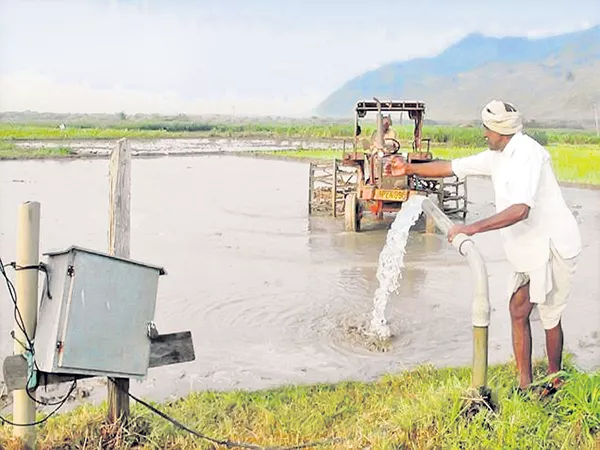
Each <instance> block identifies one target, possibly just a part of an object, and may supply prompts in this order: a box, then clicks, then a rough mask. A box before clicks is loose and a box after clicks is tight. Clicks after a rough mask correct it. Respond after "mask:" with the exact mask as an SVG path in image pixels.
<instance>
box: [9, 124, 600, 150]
mask: <svg viewBox="0 0 600 450" xmlns="http://www.w3.org/2000/svg"><path fill="white" fill-rule="evenodd" d="M57 125H58V124H57ZM394 129H395V130H396V132H397V134H398V136H399V138H400V139H401V140H402V141H407V142H408V141H411V140H412V134H413V128H412V125H394ZM374 130H375V127H374V125H373V124H369V123H367V124H365V125H364V126H363V132H362V136H363V137H369V136H371V134H372V133H373V131H374ZM353 132H354V128H353V125H352V123H351V122H350V123H348V124H330V125H328V124H318V125H317V124H297V123H288V124H285V123H270V124H269V123H264V124H263V123H250V124H218V123H199V122H188V121H131V120H123V121H118V122H112V123H107V124H104V125H102V126H99V125H96V124H92V123H85V122H74V123H69V125H68V126H67V128H66V129H65V130H60V129H59V128H58V126H50V125H48V124H19V123H17V124H11V123H6V122H4V123H0V139H4V140H23V139H118V138H121V137H130V138H137V139H156V138H167V137H206V136H213V137H256V136H260V137H274V138H305V139H315V138H327V139H343V138H345V139H351V138H352V136H353ZM528 132H530V133H531V134H532V135H533V136H535V137H536V138H537V139H538V140H540V141H541V143H542V144H569V145H589V144H595V145H600V137H598V136H596V135H595V134H594V133H592V132H590V131H582V130H552V129H549V130H546V129H531V130H530V131H528ZM423 137H424V138H429V139H431V142H432V143H433V144H444V145H447V146H475V147H481V146H483V145H484V144H485V142H484V139H483V134H482V130H481V128H479V127H452V126H438V125H426V126H424V127H423Z"/></svg>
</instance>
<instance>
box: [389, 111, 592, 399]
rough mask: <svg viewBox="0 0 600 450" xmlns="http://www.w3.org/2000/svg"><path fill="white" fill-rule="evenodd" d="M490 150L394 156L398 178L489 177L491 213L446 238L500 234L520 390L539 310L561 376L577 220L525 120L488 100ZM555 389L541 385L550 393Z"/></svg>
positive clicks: (552, 363)
mask: <svg viewBox="0 0 600 450" xmlns="http://www.w3.org/2000/svg"><path fill="white" fill-rule="evenodd" d="M481 118H482V121H483V126H484V132H483V133H484V136H485V139H486V141H487V144H488V150H486V151H483V152H481V153H479V154H476V155H473V156H469V157H466V158H458V159H455V160H452V161H433V162H430V163H420V164H409V163H405V162H404V161H403V160H401V159H400V158H399V157H397V158H396V160H395V161H394V162H393V163H392V173H393V174H395V175H413V174H414V175H418V176H422V177H432V178H434V177H448V176H452V175H456V176H458V177H459V178H461V179H462V178H464V177H466V176H468V175H482V176H489V177H491V180H492V183H493V186H494V192H495V200H496V214H494V215H492V216H490V217H487V218H485V219H482V220H479V221H477V222H474V223H471V224H468V225H466V224H465V225H460V224H458V225H454V226H453V227H452V228H451V229H450V231H449V233H448V240H449V241H452V240H453V239H454V237H455V236H456V235H457V234H459V233H463V234H466V235H467V236H472V235H474V234H477V233H483V232H486V231H491V230H500V233H501V235H502V238H503V243H504V249H505V252H506V255H507V259H508V261H509V263H510V264H511V266H512V270H513V273H512V274H511V277H510V280H509V286H508V288H509V291H508V293H507V294H508V295H507V299H508V301H509V312H510V318H511V325H512V342H513V350H514V354H515V360H516V364H517V370H518V372H519V388H520V389H525V388H527V387H528V386H529V385H530V384H531V383H532V382H533V377H532V369H531V326H530V322H529V316H530V314H531V312H532V310H533V308H534V307H535V306H537V309H538V312H539V315H540V320H541V322H542V325H543V327H544V329H545V333H546V352H547V357H548V373H549V374H554V373H556V372H558V371H560V370H561V366H562V351H563V331H562V326H561V317H562V314H563V311H564V309H565V307H566V304H567V299H568V297H569V294H570V290H571V283H572V278H573V274H574V271H575V268H576V263H577V259H578V256H579V254H580V252H581V248H582V245H581V236H580V232H579V228H578V225H577V221H576V220H575V217H574V216H573V214H572V213H571V211H570V210H569V208H568V207H567V205H566V203H565V200H564V198H563V195H562V192H561V190H560V187H559V185H558V182H557V180H556V176H555V175H554V172H553V170H552V165H551V159H550V155H549V153H548V152H547V151H546V149H545V148H544V147H543V146H541V145H540V144H539V143H538V142H536V141H535V140H534V139H532V138H530V137H529V136H527V135H525V134H523V133H522V129H523V119H522V115H521V113H520V112H519V111H518V110H517V109H516V108H515V107H514V105H512V104H510V103H507V102H503V101H498V100H493V101H491V102H490V103H488V104H487V105H486V106H485V107H484V108H483V110H482V111H481ZM559 384H560V379H558V378H555V379H554V380H553V381H552V382H551V383H549V384H548V385H547V386H546V389H545V392H546V393H551V392H553V391H555V390H556V388H557V387H558V385H559Z"/></svg>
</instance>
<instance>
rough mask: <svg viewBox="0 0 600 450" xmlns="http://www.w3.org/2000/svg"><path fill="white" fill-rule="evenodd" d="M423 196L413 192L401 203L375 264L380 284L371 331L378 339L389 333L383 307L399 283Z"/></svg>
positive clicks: (375, 299) (388, 335) (374, 303)
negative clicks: (409, 237)
mask: <svg viewBox="0 0 600 450" xmlns="http://www.w3.org/2000/svg"><path fill="white" fill-rule="evenodd" d="M426 198H427V197H425V196H422V195H413V196H411V197H410V198H409V199H408V200H407V201H406V202H405V203H404V204H403V205H402V208H401V209H400V211H399V212H398V214H397V215H396V218H395V219H394V222H393V223H392V226H391V227H390V230H389V231H388V235H387V239H386V243H385V246H384V247H383V250H382V251H381V253H380V254H379V266H378V267H377V280H378V281H379V287H378V288H377V290H376V291H375V298H374V300H373V306H374V308H373V318H372V319H371V332H372V333H374V334H375V335H376V336H377V337H379V338H381V339H387V338H389V337H391V331H390V327H389V326H388V323H387V320H386V318H385V307H386V306H387V303H388V300H389V298H390V294H391V293H392V292H396V290H397V289H398V286H399V284H400V279H401V278H402V268H403V267H404V253H405V249H406V242H407V240H408V233H409V231H410V227H412V226H413V225H414V224H415V222H416V221H417V220H418V218H419V216H420V215H421V213H422V212H423V209H422V203H423V201H424V200H425V199H426Z"/></svg>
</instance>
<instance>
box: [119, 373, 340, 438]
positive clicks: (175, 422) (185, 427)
mask: <svg viewBox="0 0 600 450" xmlns="http://www.w3.org/2000/svg"><path fill="white" fill-rule="evenodd" d="M110 379H111V381H112V382H113V383H115V380H114V378H110ZM115 386H117V388H118V389H119V390H121V392H124V393H126V394H127V395H128V396H129V397H131V398H132V399H133V400H135V401H136V402H138V403H139V404H141V405H143V406H145V407H146V408H148V409H149V410H150V411H152V412H153V413H155V414H157V415H158V416H160V417H162V418H163V419H165V420H167V421H169V422H171V423H172V424H173V425H175V426H176V427H178V428H181V429H182V430H184V431H187V432H188V433H190V434H192V435H193V436H196V437H198V438H201V439H206V440H207V441H210V442H212V443H213V444H218V445H224V446H225V447H227V448H236V447H237V448H246V449H253V450H299V449H303V448H310V447H317V446H321V445H326V444H332V443H334V442H340V441H342V440H343V439H341V438H333V439H328V440H325V441H316V442H308V443H306V444H299V445H295V446H292V447H261V446H259V445H254V444H247V443H244V442H234V441H229V440H225V439H215V438H211V437H209V436H206V435H205V434H202V433H200V432H198V431H196V430H194V429H192V428H189V427H188V426H186V425H184V424H182V423H181V422H179V421H178V420H176V419H173V418H172V417H169V416H168V415H167V414H165V413H164V412H162V411H160V410H159V409H156V408H155V407H154V406H152V405H150V404H149V403H146V402H145V401H143V400H141V399H139V398H137V397H136V396H135V395H133V394H131V393H130V392H128V391H126V390H125V389H123V388H121V387H120V386H119V385H118V384H116V383H115Z"/></svg>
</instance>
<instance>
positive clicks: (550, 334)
mask: <svg viewBox="0 0 600 450" xmlns="http://www.w3.org/2000/svg"><path fill="white" fill-rule="evenodd" d="M562 351H563V330H562V325H561V323H560V322H558V325H556V326H555V327H554V328H551V329H549V330H546V353H548V374H552V373H556V372H558V371H560V370H561V368H562Z"/></svg>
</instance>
